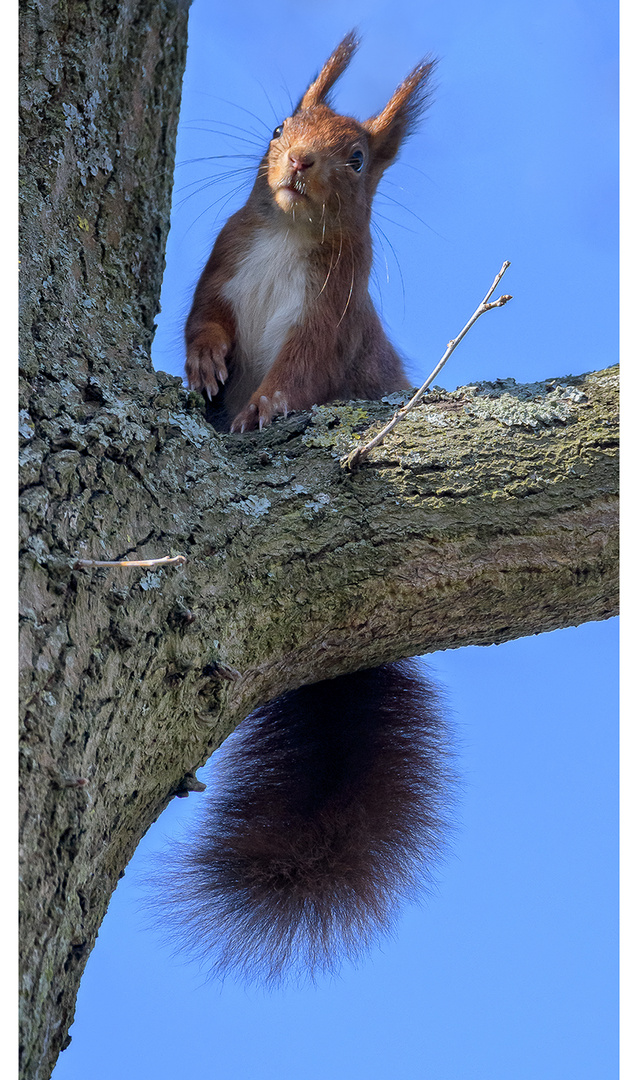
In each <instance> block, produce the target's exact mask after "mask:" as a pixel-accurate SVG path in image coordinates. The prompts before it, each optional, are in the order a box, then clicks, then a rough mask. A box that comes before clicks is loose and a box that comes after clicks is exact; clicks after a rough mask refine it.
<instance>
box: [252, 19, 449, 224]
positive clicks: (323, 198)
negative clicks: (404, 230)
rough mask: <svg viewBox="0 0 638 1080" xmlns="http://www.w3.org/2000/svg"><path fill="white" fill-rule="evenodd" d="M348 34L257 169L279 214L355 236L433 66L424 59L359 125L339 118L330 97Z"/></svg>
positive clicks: (351, 40) (346, 55)
mask: <svg viewBox="0 0 638 1080" xmlns="http://www.w3.org/2000/svg"><path fill="white" fill-rule="evenodd" d="M357 44H358V42H357V39H356V37H355V35H354V33H350V34H348V35H347V36H346V37H345V38H344V39H343V41H342V42H341V44H340V45H339V46H338V47H337V48H336V49H335V51H334V52H333V54H332V56H330V58H329V59H328V60H327V61H326V63H325V64H324V66H323V68H322V69H321V71H320V72H319V74H318V76H317V77H316V79H315V80H314V81H313V82H312V83H311V84H310V86H309V87H308V89H307V90H306V92H305V94H304V95H303V97H302V98H301V100H300V102H299V104H298V106H297V108H296V109H295V111H294V112H293V114H292V115H291V116H289V117H288V118H287V119H286V120H284V121H283V123H282V124H279V125H278V127H276V128H275V130H274V132H273V137H272V139H271V142H270V146H269V148H268V152H267V154H266V157H265V158H264V161H263V162H262V165H261V167H260V176H264V175H265V177H266V179H267V183H268V187H269V188H270V192H271V197H272V199H273V200H274V202H275V204H276V205H277V207H278V208H279V210H281V211H283V212H284V213H285V214H286V215H288V216H289V218H290V220H291V221H292V222H295V223H299V224H300V225H310V226H312V227H313V229H316V230H317V231H319V232H321V233H322V234H325V233H326V231H330V232H334V231H335V230H338V231H340V232H349V231H357V230H358V229H360V228H361V227H362V226H363V225H365V224H366V223H367V220H368V218H369V215H370V208H371V205H372V198H373V195H374V192H375V190H376V187H377V184H378V183H379V180H380V178H381V176H382V174H383V172H384V170H385V169H386V168H387V167H388V165H390V164H391V163H392V162H393V161H394V159H395V157H396V155H397V153H398V151H399V148H400V146H401V143H402V142H403V140H404V139H405V138H406V136H407V135H409V134H410V132H411V130H412V129H413V127H414V125H415V123H416V121H417V120H418V118H419V116H420V115H421V113H422V112H423V110H424V108H425V106H426V104H427V99H428V93H429V91H428V79H429V76H430V73H431V71H432V69H433V67H434V61H432V60H428V61H423V62H422V63H421V64H419V65H418V66H417V67H416V68H415V69H414V70H413V71H412V72H411V73H410V75H408V77H407V78H406V79H404V81H403V82H402V83H401V85H400V86H399V87H398V88H397V89H396V90H395V92H394V94H393V95H392V97H391V98H390V100H389V102H388V104H387V105H386V106H385V108H384V109H383V110H382V111H381V112H380V113H379V114H378V115H377V116H373V117H371V118H370V119H369V120H365V121H363V122H362V123H360V122H359V121H357V120H354V119H352V118H351V117H347V116H340V115H339V114H338V113H336V112H334V110H333V109H332V108H331V107H330V104H329V100H328V95H329V92H330V90H331V89H332V87H333V85H334V83H335V82H336V80H337V79H338V78H339V76H340V75H341V74H342V73H343V72H344V71H345V69H346V67H347V66H348V64H349V62H350V59H351V57H352V55H353V53H354V51H355V49H356V48H357Z"/></svg>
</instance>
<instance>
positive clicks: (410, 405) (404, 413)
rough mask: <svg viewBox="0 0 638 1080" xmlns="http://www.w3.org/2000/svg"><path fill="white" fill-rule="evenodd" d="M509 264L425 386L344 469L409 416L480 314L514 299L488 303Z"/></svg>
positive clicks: (501, 298) (345, 462)
mask: <svg viewBox="0 0 638 1080" xmlns="http://www.w3.org/2000/svg"><path fill="white" fill-rule="evenodd" d="M509 265H510V264H509V262H504V263H503V265H502V267H501V269H500V270H499V272H498V274H497V275H496V277H495V278H494V281H493V282H492V285H491V288H490V289H489V291H488V292H487V293H486V295H485V297H484V299H483V300H482V302H481V303H480V304H479V306H478V307H477V309H476V311H475V312H474V314H473V315H472V318H471V319H470V320H469V321H468V322H467V323H466V324H465V326H464V327H463V329H462V330H461V332H460V334H457V336H456V337H455V338H453V340H452V341H450V342H448V347H447V349H446V350H445V353H444V354H443V356H442V357H441V359H440V360H439V362H438V364H437V365H436V367H435V369H434V371H433V372H432V373H431V374H430V375H428V377H427V379H426V380H425V382H424V383H423V386H421V387H420V389H419V390H417V392H416V394H415V395H414V397H412V398H411V399H410V401H408V403H407V405H404V406H403V408H402V409H399V410H398V412H395V414H394V416H393V417H392V419H391V420H390V422H389V423H388V424H386V426H385V427H384V428H382V429H381V431H380V432H379V433H378V435H375V437H374V439H371V440H370V442H368V443H366V444H365V446H357V447H356V449H355V450H352V452H351V453H350V454H347V455H346V457H344V458H342V459H341V465H342V466H343V468H344V469H349V470H350V471H351V472H353V471H354V470H355V469H356V467H357V465H358V464H359V463H360V462H361V461H362V459H363V458H365V457H367V456H368V454H369V453H370V451H371V450H374V448H375V446H379V445H380V443H382V442H383V440H384V439H385V437H386V435H387V434H388V432H389V431H392V428H393V427H395V425H396V424H398V423H399V420H403V417H404V416H407V415H408V413H409V412H411V411H412V409H413V408H414V407H415V405H418V403H419V402H420V400H421V398H422V397H423V396H424V394H425V392H426V390H427V388H428V386H429V385H430V383H432V382H433V381H434V379H436V377H437V375H438V374H439V371H440V370H441V368H442V367H443V365H444V364H445V363H447V361H448V360H449V358H450V357H451V355H452V353H453V352H454V350H455V348H456V346H457V345H458V344H459V342H460V341H462V340H463V338H464V337H465V335H466V334H467V332H468V330H469V329H470V327H472V326H473V325H474V323H475V322H476V320H477V319H478V318H480V316H481V315H483V314H484V313H485V312H486V311H491V310H492V308H497V307H503V305H504V304H506V303H507V301H508V300H511V299H512V297H511V296H508V295H504V296H499V298H498V300H492V301H491V303H488V301H489V299H490V296H491V295H492V293H493V292H494V290H495V289H496V286H497V285H498V283H499V281H500V280H501V278H502V277H503V274H504V273H505V271H506V270H507V268H508V266H509Z"/></svg>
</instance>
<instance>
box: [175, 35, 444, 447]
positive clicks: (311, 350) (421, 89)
mask: <svg viewBox="0 0 638 1080" xmlns="http://www.w3.org/2000/svg"><path fill="white" fill-rule="evenodd" d="M356 47H357V40H356V38H355V35H354V34H353V33H350V34H348V35H347V37H345V38H344V39H343V41H342V42H341V44H340V45H339V46H338V47H337V49H335V51H334V52H333V54H332V56H331V57H330V58H329V59H328V60H327V61H326V63H325V64H324V66H323V68H322V69H321V71H320V72H319V75H318V76H317V78H316V79H315V80H314V82H313V83H311V85H310V86H309V87H308V89H307V90H306V92H305V94H304V95H303V97H302V98H301V101H300V102H299V105H298V106H297V108H296V109H295V111H294V112H293V114H292V116H289V117H288V118H287V119H286V120H284V122H283V123H282V124H279V125H278V127H276V128H275V130H274V132H273V136H272V140H271V142H270V145H269V147H268V150H267V152H266V154H265V156H264V157H263V159H262V161H261V163H260V165H259V168H258V170H257V178H256V180H255V184H254V187H253V189H252V191H251V193H250V196H249V197H248V201H247V202H246V205H245V206H243V207H242V208H241V210H239V211H238V212H237V213H236V214H233V216H232V217H231V218H230V220H229V221H228V222H227V223H226V225H225V226H224V228H223V229H222V230H221V232H220V234H219V236H218V238H217V241H216V243H215V246H214V247H213V250H212V253H211V255H210V258H209V260H208V262H207V264H206V266H205V268H204V271H203V273H202V275H201V278H200V279H199V282H198V285H197V288H196V290H195V296H194V299H193V306H192V308H191V312H190V315H189V316H188V320H187V322H186V374H187V377H188V383H189V386H190V387H191V388H192V389H194V390H200V391H201V392H202V393H203V394H205V395H206V396H207V397H208V398H209V400H211V401H212V399H213V397H216V396H217V395H218V394H219V393H220V391H221V394H220V397H221V398H222V401H221V408H222V409H223V413H224V418H223V419H221V421H220V426H226V427H227V426H228V425H230V430H231V431H250V430H251V429H253V428H256V427H257V426H259V427H260V428H261V427H263V426H264V425H265V424H269V423H270V422H271V420H272V419H273V417H274V416H277V415H284V416H286V415H287V413H288V412H289V411H291V410H295V409H309V408H310V407H311V406H312V405H321V404H325V403H326V402H328V401H334V400H335V399H337V398H341V399H345V400H350V399H351V398H379V397H381V396H382V395H383V394H387V393H392V392H393V391H395V390H406V389H408V388H409V387H410V383H409V382H408V380H407V378H406V375H405V372H404V370H403V365H402V363H401V360H400V358H399V356H398V354H397V352H396V351H395V349H394V348H393V346H392V345H391V344H390V342H389V341H388V339H387V337H386V335H385V333H384V330H383V327H382V325H381V321H380V319H379V316H378V315H377V313H376V311H375V309H374V306H373V303H372V300H371V299H370V294H369V292H368V279H369V276H370V269H371V266H372V239H371V236H370V214H371V209H372V200H373V197H374V194H375V191H376V188H377V185H378V183H379V180H380V179H381V177H382V175H383V173H384V171H385V170H386V169H387V167H388V166H389V165H390V164H391V163H392V162H393V161H394V159H395V157H396V155H397V153H398V151H399V147H400V146H401V143H402V141H403V140H404V139H405V137H406V136H407V135H408V134H409V133H410V132H411V130H412V128H413V127H414V124H415V122H416V121H417V119H418V117H419V116H420V114H421V113H422V111H423V109H424V107H425V105H426V103H427V99H428V83H429V78H430V74H431V71H432V68H433V62H432V61H428V62H425V61H424V62H423V63H421V64H419V65H418V66H417V67H416V68H415V69H414V71H412V72H411V74H410V75H408V77H407V78H406V79H405V80H404V81H403V82H402V83H401V85H400V86H399V87H398V89H397V90H396V91H395V92H394V94H393V95H392V97H391V98H390V101H389V102H388V104H387V105H386V107H385V108H384V109H382V111H381V112H380V113H379V114H378V116H373V117H371V118H370V119H369V120H366V121H365V122H364V123H359V121H357V120H353V119H351V118H350V117H347V116H339V115H338V114H337V113H335V112H334V111H333V110H332V109H331V108H330V105H329V104H328V95H329V92H330V90H331V88H332V86H333V85H334V83H335V82H336V80H337V79H338V78H339V76H340V75H341V74H342V73H343V72H344V70H345V69H346V67H347V65H348V63H349V61H350V59H351V57H352V54H353V53H354V51H355V49H356Z"/></svg>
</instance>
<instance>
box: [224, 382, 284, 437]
mask: <svg viewBox="0 0 638 1080" xmlns="http://www.w3.org/2000/svg"><path fill="white" fill-rule="evenodd" d="M274 416H288V403H287V401H286V398H285V397H284V395H283V393H282V391H281V390H276V391H275V393H274V394H273V396H272V397H267V396H266V394H259V393H256V394H253V396H252V398H251V399H250V401H249V402H248V404H247V405H246V407H245V408H244V409H242V411H241V412H240V413H237V416H236V417H235V419H234V420H233V422H232V424H231V425H230V430H231V431H254V429H255V428H256V427H258V428H259V430H260V431H261V429H262V428H263V427H267V425H268V424H269V423H270V421H271V420H272V419H273V417H274Z"/></svg>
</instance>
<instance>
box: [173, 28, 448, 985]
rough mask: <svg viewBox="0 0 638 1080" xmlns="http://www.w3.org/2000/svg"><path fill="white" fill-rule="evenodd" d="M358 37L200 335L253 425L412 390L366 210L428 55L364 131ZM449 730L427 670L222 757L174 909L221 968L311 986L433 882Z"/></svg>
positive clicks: (238, 420)
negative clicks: (354, 90) (351, 80)
mask: <svg viewBox="0 0 638 1080" xmlns="http://www.w3.org/2000/svg"><path fill="white" fill-rule="evenodd" d="M356 44H357V42H356V39H355V36H354V34H352V33H351V34H348V36H347V37H345V38H344V40H343V41H342V42H341V44H340V45H339V46H338V48H337V49H336V50H335V51H334V53H333V54H332V56H330V58H329V59H328V61H327V62H326V64H325V65H324V67H323V68H322V70H321V71H320V73H319V75H318V76H317V78H316V79H315V80H314V82H313V83H311V85H310V87H309V88H308V90H306V92H305V94H304V95H303V97H302V98H301V101H300V102H299V105H298V106H297V108H296V109H295V111H294V112H293V114H292V116H290V117H288V118H287V119H286V120H284V121H283V123H282V124H280V125H279V126H278V127H277V128H275V131H274V132H273V137H272V141H271V142H270V145H269V148H268V151H267V153H266V155H265V157H264V158H263V159H262V161H261V164H260V166H259V169H258V172H257V179H256V181H255V185H254V187H253V189H252V192H251V194H250V196H249V198H248V201H247V203H246V205H245V206H244V207H243V208H242V209H241V210H239V211H238V213H236V214H234V215H233V217H232V218H231V219H230V221H229V222H228V223H227V224H226V225H225V226H224V228H223V229H222V231H221V232H220V234H219V237H218V239H217V241H216V243H215V246H214V248H213V251H212V254H211V256H210V258H209V260H208V263H207V265H206V268H205V269H204V272H203V274H202V276H201V279H200V281H199V284H198V285H197V289H196V291H195V298H194V301H193V307H192V310H191V313H190V315H189V317H188V321H187V324H186V343H187V363H186V370H187V374H188V380H189V384H190V386H191V387H193V388H196V389H199V390H201V391H203V392H204V393H206V394H207V396H208V397H209V399H210V400H211V401H212V400H213V399H214V398H215V399H217V400H220V399H221V408H222V410H223V414H224V418H223V419H221V420H218V422H219V423H220V425H224V426H226V427H230V430H231V431H236V432H243V431H249V430H251V429H254V428H256V427H257V426H259V427H260V428H261V427H262V426H263V425H265V424H269V423H270V422H271V421H272V419H273V418H274V417H275V416H277V415H284V416H285V415H286V414H287V412H288V411H289V410H295V409H307V408H309V407H310V406H312V405H313V404H322V403H325V402H328V401H332V400H334V399H337V398H353V397H358V398H362V397H363V398H374V397H379V396H381V395H382V394H385V393H388V392H392V391H396V390H401V389H404V388H408V386H409V383H408V381H407V379H406V376H405V373H404V370H403V366H402V363H401V360H400V359H399V356H398V355H397V353H396V351H395V350H394V348H393V347H392V345H391V344H390V343H389V341H388V340H387V338H386V336H385V333H384V331H383V329H382V326H381V323H380V320H379V317H378V315H377V313H376V311H375V310H374V307H373V305H372V301H371V299H370V296H369V293H368V276H369V272H370V265H371V261H372V243H371V238H370V212H371V205H372V198H373V195H374V192H375V190H376V187H377V184H378V182H379V179H380V178H381V175H382V174H383V172H384V170H385V169H386V168H387V167H388V165H390V164H391V162H392V161H393V160H394V158H395V157H396V154H397V152H398V150H399V147H400V145H401V142H402V140H403V139H404V138H405V137H406V135H407V134H408V133H409V132H410V131H411V129H412V127H413V125H414V123H415V121H416V119H417V117H418V116H419V114H420V113H421V111H422V109H423V107H424V104H425V102H426V98H427V84H428V78H429V75H430V72H431V69H432V63H431V62H427V63H426V62H424V63H421V64H419V65H418V66H417V67H416V68H415V69H414V71H413V72H412V73H411V74H410V75H408V77H407V78H406V79H405V80H404V82H403V83H401V85H400V86H399V88H398V89H397V90H396V91H395V93H394V94H393V95H392V97H391V99H390V101H389V102H388V104H387V105H386V107H385V108H384V109H383V110H382V111H381V112H380V113H379V115H378V116H375V117H373V118H372V119H370V120H367V121H365V122H364V123H359V122H358V121H356V120H353V119H350V118H349V117H344V116H340V115H338V114H337V113H335V112H334V111H333V110H332V109H331V108H330V106H329V104H328V93H329V91H330V89H331V87H332V86H333V84H334V82H335V80H336V79H337V78H338V77H339V75H341V73H342V72H343V71H344V69H345V68H346V66H347V64H348V62H349V61H350V58H351V56H352V54H353V52H354V50H355V48H356ZM447 751H448V737H447V732H446V728H445V725H444V722H443V719H442V717H441V710H440V707H439V703H438V698H437V695H436V692H435V690H434V689H433V687H432V686H431V684H430V683H429V682H428V680H427V678H426V677H425V676H424V675H423V674H422V672H421V671H420V669H419V668H418V667H417V665H416V664H415V663H414V662H406V661H404V662H401V663H397V664H385V665H382V666H381V667H378V668H373V669H371V670H368V671H361V672H357V673H354V674H351V675H343V676H341V677H339V678H337V679H331V680H327V681H325V682H321V683H317V684H314V685H312V686H306V687H302V688H301V689H299V690H296V691H293V692H291V693H289V694H285V695H284V696H283V697H280V698H278V699H276V700H275V701H272V702H270V703H269V704H267V705H265V706H263V707H262V708H261V709H258V710H257V711H256V712H255V713H253V714H252V715H251V716H250V717H248V719H247V720H245V721H244V722H243V724H241V725H240V727H239V728H238V729H237V732H236V733H235V734H234V735H233V736H232V737H231V739H230V740H229V741H228V743H227V744H226V745H225V747H224V748H223V749H222V751H221V754H220V759H219V760H220V761H221V764H220V766H219V768H218V770H217V775H216V778H215V784H214V787H213V792H212V796H211V797H209V800H208V801H209V805H208V806H207V808H206V810H205V814H204V821H203V827H202V829H201V834H200V837H199V840H198V841H197V842H196V845H195V850H194V851H193V849H192V846H191V845H190V844H184V845H181V846H180V847H179V849H178V850H179V855H178V857H177V861H178V870H177V872H176V873H174V875H173V876H172V880H171V881H169V883H168V892H166V891H164V900H163V901H162V906H163V907H164V909H168V913H169V917H170V916H172V920H171V921H172V923H177V925H178V930H179V929H181V931H182V934H183V935H184V934H185V937H186V944H187V945H188V946H190V948H191V949H192V950H193V951H194V952H195V953H196V954H199V955H201V956H202V957H204V958H206V960H207V962H208V964H209V966H210V967H211V968H212V970H213V971H214V972H215V973H217V974H221V975H224V974H227V973H235V974H239V975H240V976H242V977H244V978H245V979H247V980H248V981H257V982H264V981H265V982H267V983H268V982H272V981H277V980H279V979H281V978H283V977H288V976H290V977H293V978H295V977H304V976H309V977H310V978H313V977H315V976H316V975H318V974H320V973H322V972H333V971H336V970H338V968H339V965H340V963H341V961H342V960H343V959H350V960H356V959H357V958H359V957H360V955H361V954H362V952H363V951H364V950H365V949H366V948H367V947H368V946H369V945H370V944H371V943H372V942H374V941H375V940H376V939H377V938H378V937H379V936H380V935H382V934H384V933H385V932H387V931H388V930H390V929H391V928H392V926H393V923H394V920H395V918H396V913H397V910H398V907H399V904H400V901H401V900H403V899H405V898H406V897H415V896H416V895H418V893H419V891H420V889H422V888H423V886H424V885H427V883H428V881H429V879H430V873H431V866H432V863H433V861H435V860H436V858H437V855H438V853H439V851H440V849H441V846H442V841H443V837H444V835H445V825H446V819H447V806H448V799H449V791H450V783H449V781H450V771H449V766H448V760H449V757H448V753H447Z"/></svg>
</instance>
